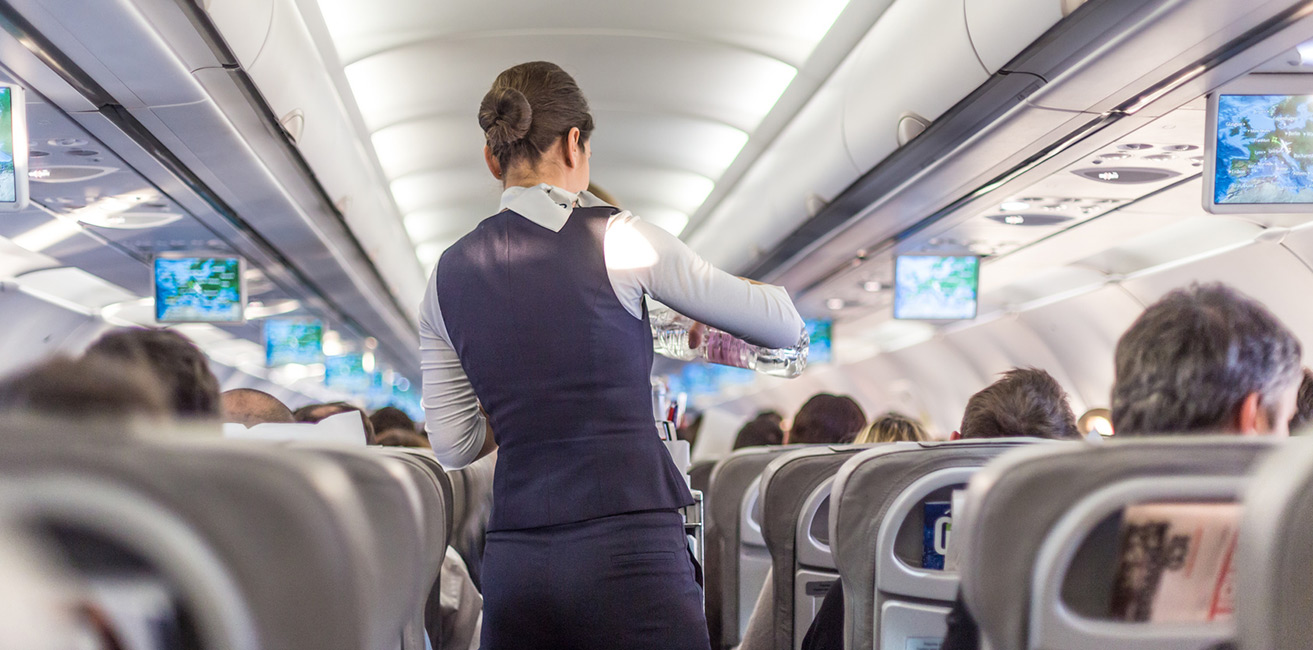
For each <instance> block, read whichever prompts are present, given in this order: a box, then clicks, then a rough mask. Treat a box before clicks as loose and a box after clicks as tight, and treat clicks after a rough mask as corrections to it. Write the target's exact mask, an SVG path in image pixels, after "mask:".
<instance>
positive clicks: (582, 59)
mask: <svg viewBox="0 0 1313 650" xmlns="http://www.w3.org/2000/svg"><path fill="white" fill-rule="evenodd" d="M537 60H548V61H552V62H554V63H557V64H559V65H560V66H561V67H562V68H565V70H566V71H568V72H570V73H571V75H572V76H574V78H575V80H576V81H578V82H579V86H580V88H581V89H582V90H583V92H584V96H585V97H587V98H588V102H589V104H590V105H591V106H592V107H593V108H594V109H595V110H599V111H605V110H629V111H634V110H660V111H662V112H670V113H677V114H685V115H692V116H698V117H702V118H705V119H710V120H714V121H718V122H724V123H726V124H730V125H733V126H735V127H738V128H740V129H743V130H745V131H750V130H752V129H755V128H756V126H757V124H758V123H759V122H760V121H761V118H762V117H764V116H765V115H766V113H767V112H768V111H770V109H771V107H772V106H774V105H775V100H777V99H778V98H779V96H780V94H781V93H782V92H784V89H785V87H787V86H788V84H789V82H790V81H792V80H793V76H794V75H795V74H796V69H795V68H794V67H793V66H790V65H789V64H787V63H784V62H783V61H780V60H778V59H773V58H770V57H767V56H763V55H761V54H758V53H756V52H750V51H747V50H741V49H735V48H731V47H726V46H724V45H720V44H716V43H706V42H697V41H686V40H679V39H674V38H634V37H625V36H609V35H608V36H590V37H587V38H580V37H576V36H540V35H529V36H522V37H517V38H510V39H498V38H494V37H477V36H473V37H469V38H461V39H455V40H444V41H434V42H424V43H419V44H417V45H412V46H408V47H403V48H399V49H395V50H388V51H386V52H383V53H380V54H377V55H374V56H372V57H369V58H367V59H363V60H361V61H358V62H356V63H353V64H351V65H348V66H347V67H346V74H347V79H348V80H350V82H351V88H352V90H353V92H354V93H355V95H356V99H357V101H358V102H359V104H360V109H361V111H362V112H363V114H364V117H365V123H366V125H367V126H368V127H369V128H370V129H371V130H377V129H380V128H382V127H385V126H389V125H392V124H396V123H398V122H402V121H405V120H410V119H415V118H417V117H424V116H428V115H433V114H446V113H462V112H463V113H465V114H466V115H470V116H474V115H475V114H476V111H477V110H478V106H479V101H480V100H482V99H483V95H484V94H485V93H486V92H487V91H488V87H489V86H491V85H492V80H493V79H494V78H495V77H496V76H497V74H498V73H500V72H501V71H502V70H505V69H506V68H509V67H511V66H513V65H516V64H519V63H524V62H525V61H537ZM471 128H475V129H477V126H472V127H471Z"/></svg>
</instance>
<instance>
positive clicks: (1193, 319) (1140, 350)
mask: <svg viewBox="0 0 1313 650" xmlns="http://www.w3.org/2000/svg"><path fill="white" fill-rule="evenodd" d="M1300 355H1301V350H1300V345H1299V341H1298V340H1296V339H1295V335H1294V334H1292V333H1291V332H1290V330H1289V329H1287V328H1286V326H1285V325H1283V324H1282V323H1281V322H1280V321H1279V320H1277V318H1276V317H1275V316H1273V315H1272V314H1271V313H1270V312H1268V311H1267V309H1266V308H1264V307H1263V305H1261V304H1260V303H1258V302H1257V301H1255V300H1253V299H1252V298H1249V297H1248V296H1245V295H1244V294H1242V293H1240V292H1239V291H1236V290H1235V289H1232V288H1230V287H1227V286H1225V285H1221V284H1208V285H1191V286H1190V287H1188V288H1185V289H1177V290H1176V291H1173V292H1171V293H1169V294H1167V295H1166V296H1164V297H1163V298H1162V299H1161V300H1159V301H1158V302H1156V303H1154V304H1153V305H1151V306H1149V308H1148V309H1146V310H1145V311H1144V313H1143V314H1141V315H1140V317H1139V318H1137V319H1136V320H1135V322H1134V323H1132V324H1131V327H1130V329H1128V330H1126V333H1125V334H1123V335H1122V337H1121V340H1119V341H1118V342H1117V351H1116V359H1115V367H1116V375H1115V379H1114V382H1113V388H1112V424H1113V430H1114V431H1116V432H1117V435H1118V436H1139V435H1151V434H1185V435H1189V434H1209V433H1233V434H1239V435H1267V434H1271V435H1278V436H1285V435H1288V434H1289V431H1290V429H1289V427H1290V420H1291V418H1293V417H1294V416H1295V415H1296V408H1295V402H1296V395H1297V393H1298V392H1299V388H1300V379H1301V378H1302V374H1301V368H1300Z"/></svg>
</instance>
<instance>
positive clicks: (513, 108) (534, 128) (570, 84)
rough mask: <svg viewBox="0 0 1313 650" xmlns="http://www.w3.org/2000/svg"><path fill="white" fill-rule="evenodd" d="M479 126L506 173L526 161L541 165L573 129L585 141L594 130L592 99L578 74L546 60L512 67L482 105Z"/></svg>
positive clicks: (494, 84) (497, 80) (498, 81)
mask: <svg viewBox="0 0 1313 650" xmlns="http://www.w3.org/2000/svg"><path fill="white" fill-rule="evenodd" d="M479 127H480V128H482V129H483V134H484V136H485V137H486V138H487V141H488V147H489V148H490V149H492V155H493V156H495V157H496V158H497V162H498V163H499V164H500V165H501V168H502V173H503V174H505V173H506V172H507V170H509V169H510V168H511V166H512V165H514V164H516V163H519V162H521V161H525V162H528V163H529V164H530V165H533V164H536V163H537V162H538V159H539V158H541V157H542V155H543V153H544V152H545V151H547V150H548V149H550V148H551V147H552V145H554V144H555V143H556V141H557V140H559V139H560V138H561V137H562V136H564V135H566V134H567V133H569V132H570V129H572V128H578V129H579V142H580V144H581V145H582V143H584V142H587V141H588V137H589V136H590V135H591V134H592V132H593V116H592V115H591V114H590V113H589V112H588V100H586V99H584V94H583V92H582V91H580V90H579V86H578V84H576V83H575V81H574V78H573V77H571V76H570V75H569V73H567V72H566V71H565V70H562V69H561V66H559V65H556V64H555V63H548V62H546V61H533V62H531V63H521V64H520V65H517V66H515V67H512V68H507V69H506V70H505V71H503V72H502V73H501V74H499V75H497V79H496V80H494V81H493V82H492V89H491V90H489V91H488V94H486V95H484V96H483V102H482V103H480V104H479Z"/></svg>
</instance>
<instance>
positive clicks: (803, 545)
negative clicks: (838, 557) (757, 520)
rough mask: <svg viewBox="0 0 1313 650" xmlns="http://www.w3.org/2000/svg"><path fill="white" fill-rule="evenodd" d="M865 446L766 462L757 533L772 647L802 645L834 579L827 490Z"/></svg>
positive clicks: (804, 451)
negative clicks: (765, 556) (764, 561)
mask: <svg viewBox="0 0 1313 650" xmlns="http://www.w3.org/2000/svg"><path fill="white" fill-rule="evenodd" d="M869 448H870V445H839V446H828V445H827V446H807V447H802V448H795V450H794V451H791V452H789V453H787V454H784V455H782V456H779V457H778V458H776V459H775V460H773V461H771V463H770V465H768V466H767V467H766V469H765V470H764V471H763V472H762V474H761V492H762V497H761V503H762V506H763V510H764V513H765V514H764V517H763V518H762V523H761V528H762V532H763V536H764V538H765V541H766V546H767V548H768V549H769V551H770V558H771V569H772V570H771V579H772V581H773V585H772V587H773V593H774V599H773V602H772V603H770V610H769V611H765V612H757V613H756V615H757V616H767V617H768V619H767V622H768V623H769V625H768V627H769V629H771V630H773V632H774V634H773V639H772V643H771V647H772V648H776V649H778V650H789V649H791V648H799V647H801V646H802V638H803V636H804V635H806V633H807V628H808V627H809V626H810V625H811V622H812V619H814V618H816V612H817V610H819V609H820V605H821V601H822V600H823V599H824V598H825V593H826V591H827V590H828V589H829V588H830V586H831V585H833V584H834V581H835V580H836V579H837V578H838V577H839V574H838V571H837V570H836V569H835V565H834V558H833V556H832V555H831V552H830V545H829V514H830V485H831V484H832V483H833V481H834V475H835V473H836V472H838V471H839V468H840V467H841V466H842V465H843V463H844V462H845V461H846V460H848V459H849V458H852V457H853V456H854V455H856V454H858V453H860V452H862V451H864V450H866V449H869Z"/></svg>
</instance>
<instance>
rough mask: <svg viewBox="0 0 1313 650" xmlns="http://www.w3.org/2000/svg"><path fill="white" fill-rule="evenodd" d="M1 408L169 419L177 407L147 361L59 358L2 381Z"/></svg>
mask: <svg viewBox="0 0 1313 650" xmlns="http://www.w3.org/2000/svg"><path fill="white" fill-rule="evenodd" d="M0 413H22V414H28V415H36V416H42V417H53V418H66V419H76V420H79V421H92V420H107V421H122V420H128V419H134V418H147V419H155V420H167V419H168V418H170V417H171V416H172V414H173V409H172V408H171V406H170V405H169V402H168V398H167V396H166V395H165V394H164V392H163V391H161V390H160V388H159V381H158V380H156V378H155V375H154V374H153V373H151V371H150V370H148V369H147V368H146V367H144V366H141V365H139V364H136V363H132V362H127V363H124V362H121V361H110V360H106V359H101V358H96V357H87V358H83V359H69V358H65V357H58V358H55V359H51V360H49V361H46V362H45V363H42V364H40V365H37V366H34V367H32V368H29V369H27V370H24V371H21V372H19V373H17V374H14V375H11V376H9V377H7V378H6V379H4V380H2V381H0Z"/></svg>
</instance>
